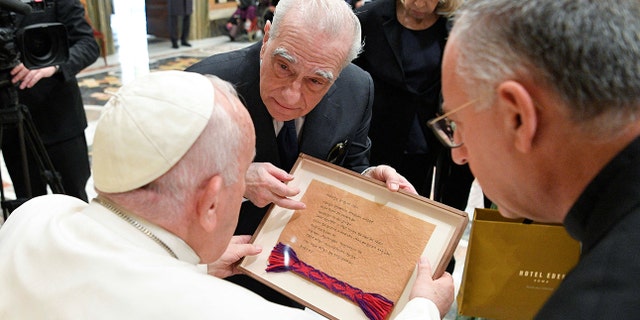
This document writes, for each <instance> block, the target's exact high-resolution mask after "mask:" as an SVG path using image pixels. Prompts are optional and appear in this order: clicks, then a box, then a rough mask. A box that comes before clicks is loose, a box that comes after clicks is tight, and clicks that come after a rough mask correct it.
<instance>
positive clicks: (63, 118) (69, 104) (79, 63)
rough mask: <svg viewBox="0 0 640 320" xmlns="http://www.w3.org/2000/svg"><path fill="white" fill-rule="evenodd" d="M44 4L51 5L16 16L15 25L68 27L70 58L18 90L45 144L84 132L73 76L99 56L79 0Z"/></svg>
mask: <svg viewBox="0 0 640 320" xmlns="http://www.w3.org/2000/svg"><path fill="white" fill-rule="evenodd" d="M47 4H48V5H49V6H50V7H47V8H46V9H45V10H44V12H36V11H34V12H32V13H31V14H29V15H27V16H20V15H17V16H16V17H17V19H16V20H17V21H16V26H17V27H18V28H22V27H25V26H29V25H33V24H36V23H46V22H60V23H62V24H63V25H65V27H66V28H67V36H68V40H69V60H67V62H65V63H62V64H61V65H60V70H59V71H58V73H56V74H54V75H53V76H52V77H49V78H44V79H41V80H40V81H38V83H37V84H36V85H35V86H33V88H31V89H25V90H20V89H18V95H19V100H20V103H21V104H24V105H26V106H27V107H28V109H29V112H30V113H31V117H32V118H33V122H34V124H35V126H36V128H37V130H38V133H39V134H40V137H41V138H42V141H43V142H44V143H45V144H49V143H55V142H60V141H64V140H67V139H69V138H72V137H75V136H77V135H79V134H83V132H84V129H85V128H86V127H87V118H86V115H85V112H84V105H83V102H82V95H81V93H80V88H79V87H78V81H77V80H76V75H77V74H78V73H79V72H80V71H81V70H82V69H84V68H86V67H87V66H89V65H91V64H92V63H93V62H95V61H96V59H98V56H99V55H100V48H99V47H98V44H97V42H96V40H95V39H94V38H93V30H92V28H91V26H89V24H88V23H87V21H86V20H85V19H84V7H83V6H82V4H80V2H79V1H78V0H55V1H47ZM7 72H8V71H7Z"/></svg>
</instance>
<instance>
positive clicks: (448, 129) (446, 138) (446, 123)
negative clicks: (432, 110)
mask: <svg viewBox="0 0 640 320" xmlns="http://www.w3.org/2000/svg"><path fill="white" fill-rule="evenodd" d="M479 100H480V98H477V99H473V100H471V101H469V102H467V103H465V104H463V105H461V106H459V107H457V108H455V109H453V110H451V111H449V112H447V113H445V114H443V115H441V116H438V117H436V118H433V119H431V120H429V122H427V125H428V126H429V128H431V130H433V133H435V134H436V137H438V139H440V142H442V144H444V146H445V147H449V148H452V149H453V148H458V147H460V146H462V141H460V142H456V140H455V132H456V123H455V122H454V121H452V120H451V119H449V116H450V115H452V114H454V113H456V112H458V111H460V110H462V109H464V108H466V107H468V106H470V105H472V104H474V103H476V102H478V101H479Z"/></svg>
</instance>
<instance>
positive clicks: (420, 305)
mask: <svg viewBox="0 0 640 320" xmlns="http://www.w3.org/2000/svg"><path fill="white" fill-rule="evenodd" d="M414 319H415V320H432V319H433V320H435V319H440V311H439V310H438V307H437V306H436V304H435V303H433V301H431V300H429V299H426V298H413V299H411V300H410V301H409V302H408V303H407V304H406V305H405V306H404V309H402V311H401V312H400V313H399V314H398V316H397V317H396V318H395V320H414Z"/></svg>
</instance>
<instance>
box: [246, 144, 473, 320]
mask: <svg viewBox="0 0 640 320" xmlns="http://www.w3.org/2000/svg"><path fill="white" fill-rule="evenodd" d="M291 174H292V175H294V176H295V178H294V179H293V180H292V181H290V182H289V185H292V186H296V187H298V188H300V190H301V192H300V193H299V194H298V195H296V196H295V197H293V199H295V200H301V201H303V202H305V204H307V209H305V210H299V211H295V210H290V209H285V208H281V207H279V206H276V205H272V207H271V208H270V209H269V211H268V213H267V214H266V215H265V217H264V219H263V220H262V222H261V224H260V226H259V227H258V229H257V230H256V232H255V234H254V235H253V238H252V243H254V244H258V245H260V246H262V248H263V250H262V252H261V253H260V254H259V255H257V256H251V257H245V258H244V259H243V260H242V261H241V263H240V265H239V268H240V269H241V270H242V271H243V272H244V273H245V274H247V275H249V276H250V277H252V278H255V279H256V280H258V281H260V282H262V283H264V284H265V285H268V286H269V287H271V288H273V289H275V290H277V291H279V292H280V293H282V294H284V295H286V296H288V297H290V298H292V299H294V300H296V301H297V302H299V303H301V304H303V305H305V306H307V307H308V308H310V309H312V310H314V311H316V312H317V313H319V314H321V315H323V316H325V317H327V318H330V319H367V316H366V314H365V313H364V312H363V310H362V309H361V307H360V306H359V305H358V304H357V303H355V302H354V301H352V300H350V299H347V298H345V297H344V296H342V295H340V294H337V293H335V292H332V291H331V290H329V289H327V288H326V286H323V285H321V284H319V283H318V282H314V281H311V280H309V279H308V278H306V277H304V276H301V275H300V274H298V273H295V272H289V271H285V272H267V271H266V269H267V266H268V265H269V261H270V260H269V258H270V256H271V255H272V249H274V248H276V245H278V244H279V243H284V245H285V246H286V247H287V248H288V249H291V248H295V253H296V255H297V256H298V257H300V260H301V261H302V260H304V262H305V263H306V262H310V263H309V264H310V265H311V266H313V267H319V268H318V270H319V271H321V272H326V273H327V274H328V275H329V276H330V277H332V278H336V279H339V280H340V281H344V283H347V284H348V285H350V286H354V287H356V288H360V289H362V290H363V291H365V292H371V293H376V294H381V295H383V296H385V297H390V298H389V299H388V300H390V301H391V302H393V305H394V307H393V310H392V311H391V312H390V314H389V315H390V316H389V319H393V318H394V317H395V316H396V315H397V314H398V312H399V311H400V310H401V309H402V307H404V305H405V304H406V303H407V302H408V296H409V293H410V290H411V288H412V286H413V283H414V281H415V277H416V263H417V262H418V260H419V258H420V256H422V255H426V256H427V257H428V260H429V262H430V263H431V266H432V267H433V268H432V269H433V273H434V277H437V276H440V275H441V274H442V273H443V272H444V270H445V269H446V266H447V264H448V263H449V261H450V259H451V257H452V256H453V252H454V250H455V248H456V247H457V244H458V242H459V240H460V238H461V237H462V233H463V232H464V229H465V227H466V226H467V223H468V221H469V218H468V216H467V214H466V213H465V212H463V211H460V210H457V209H454V208H451V207H448V206H446V205H443V204H441V203H438V202H435V201H432V200H429V199H427V198H425V197H422V196H418V195H415V194H410V193H407V192H404V191H399V192H391V191H389V190H388V189H387V187H386V185H385V184H383V183H382V182H380V181H377V180H374V179H371V178H368V177H365V176H362V175H360V174H357V173H355V172H353V171H350V170H347V169H344V168H342V167H338V166H336V165H333V164H331V163H328V162H325V161H322V160H319V159H316V158H313V157H311V156H308V155H305V154H301V155H300V157H299V158H298V160H297V162H296V163H295V165H294V166H293V169H292V171H291ZM363 272H364V274H362V273H363ZM358 273H360V274H358ZM367 289H369V290H367ZM370 289H373V290H370ZM383 292H384V293H385V294H382V293H383Z"/></svg>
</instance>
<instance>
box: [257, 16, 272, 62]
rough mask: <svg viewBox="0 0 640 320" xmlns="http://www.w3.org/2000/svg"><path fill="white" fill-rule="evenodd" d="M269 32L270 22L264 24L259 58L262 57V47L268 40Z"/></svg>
mask: <svg viewBox="0 0 640 320" xmlns="http://www.w3.org/2000/svg"><path fill="white" fill-rule="evenodd" d="M270 30H271V21H267V23H265V24H264V35H263V36H262V49H260V57H262V53H263V51H264V47H265V45H266V44H267V41H268V40H269V36H270V33H269V31H270Z"/></svg>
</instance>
